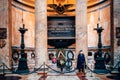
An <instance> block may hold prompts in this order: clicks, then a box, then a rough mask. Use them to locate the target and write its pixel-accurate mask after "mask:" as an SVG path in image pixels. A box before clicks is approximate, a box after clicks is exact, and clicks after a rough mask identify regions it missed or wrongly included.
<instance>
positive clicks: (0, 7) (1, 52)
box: [0, 0, 11, 67]
mask: <svg viewBox="0 0 120 80" xmlns="http://www.w3.org/2000/svg"><path fill="white" fill-rule="evenodd" d="M8 6H9V4H8V0H0V28H6V29H7V38H6V39H4V40H5V42H6V45H5V47H3V48H1V49H0V64H1V62H3V63H5V64H6V65H7V66H8V67H10V58H9V56H10V37H11V36H10V34H9V33H10V26H9V7H8Z"/></svg>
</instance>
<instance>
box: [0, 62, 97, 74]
mask: <svg viewBox="0 0 120 80" xmlns="http://www.w3.org/2000/svg"><path fill="white" fill-rule="evenodd" d="M2 66H3V69H5V67H6V68H7V69H8V70H9V71H11V72H12V73H15V74H20V73H16V71H13V70H12V69H10V68H9V67H7V66H6V65H5V64H4V63H3V64H2V65H0V67H2ZM45 66H47V67H48V68H49V69H51V70H53V71H54V72H57V73H60V74H64V73H71V72H75V70H76V68H74V69H73V70H69V71H67V70H66V71H64V72H63V71H58V70H55V69H53V68H52V67H50V66H49V65H47V64H45V63H43V64H42V65H41V66H40V67H39V68H37V69H34V70H33V71H31V72H29V73H26V75H28V74H32V73H35V72H36V71H41V70H43V68H42V67H44V73H45ZM86 67H87V69H88V70H90V72H92V73H95V74H99V73H96V72H95V71H94V70H92V69H90V67H89V66H88V65H86ZM3 73H5V70H3ZM20 75H22V74H20Z"/></svg>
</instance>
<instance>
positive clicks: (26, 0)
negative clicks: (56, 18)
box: [14, 0, 108, 7]
mask: <svg viewBox="0 0 120 80" xmlns="http://www.w3.org/2000/svg"><path fill="white" fill-rule="evenodd" d="M14 1H16V2H19V3H23V4H25V5H28V6H31V7H34V5H35V0H14ZM58 1H63V3H68V4H75V1H76V0H47V4H52V3H53V2H54V3H56V2H58ZM105 1H108V0H87V6H88V7H90V6H94V5H97V4H100V3H103V2H105Z"/></svg>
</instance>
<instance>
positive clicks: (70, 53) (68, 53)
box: [67, 50, 74, 60]
mask: <svg viewBox="0 0 120 80" xmlns="http://www.w3.org/2000/svg"><path fill="white" fill-rule="evenodd" d="M69 55H72V56H71V57H70V56H69ZM67 59H70V60H74V53H73V51H72V50H69V51H68V52H67Z"/></svg>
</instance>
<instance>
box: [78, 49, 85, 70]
mask: <svg viewBox="0 0 120 80" xmlns="http://www.w3.org/2000/svg"><path fill="white" fill-rule="evenodd" d="M84 65H85V56H84V54H83V52H82V50H80V51H79V54H78V58H77V69H78V70H79V72H80V71H81V70H82V72H84Z"/></svg>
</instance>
